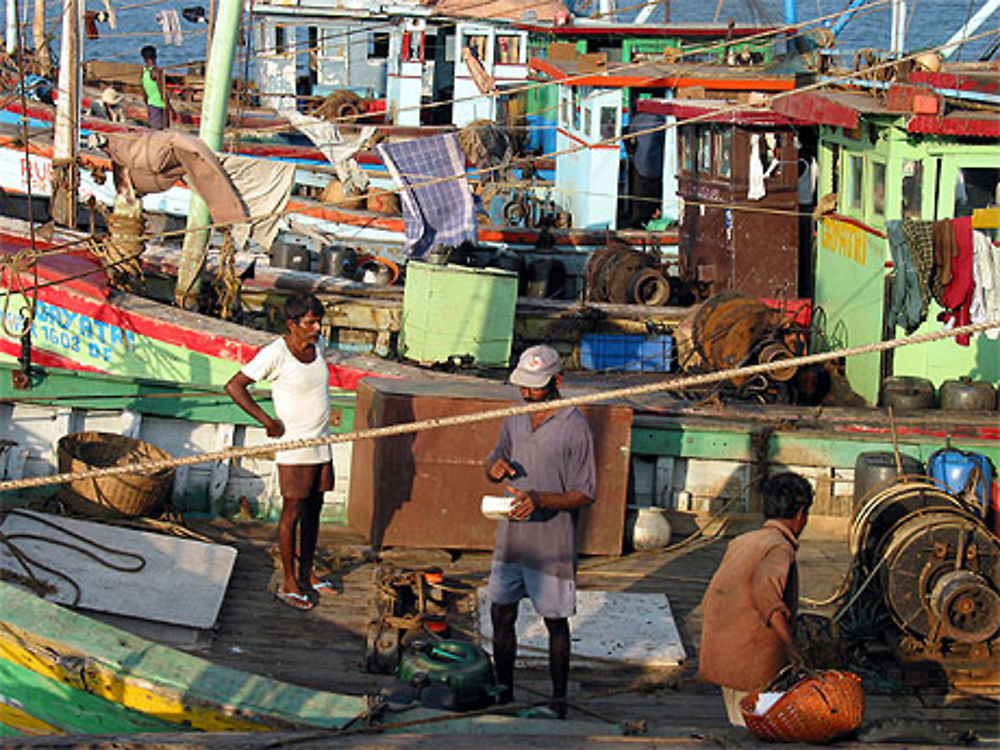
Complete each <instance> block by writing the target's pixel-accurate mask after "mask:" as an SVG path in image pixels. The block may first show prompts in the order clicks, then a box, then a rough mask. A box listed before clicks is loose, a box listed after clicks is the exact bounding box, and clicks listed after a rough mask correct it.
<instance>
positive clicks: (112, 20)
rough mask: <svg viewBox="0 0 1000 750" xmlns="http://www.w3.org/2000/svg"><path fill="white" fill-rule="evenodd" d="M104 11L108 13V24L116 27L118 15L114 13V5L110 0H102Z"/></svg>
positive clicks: (113, 27)
mask: <svg viewBox="0 0 1000 750" xmlns="http://www.w3.org/2000/svg"><path fill="white" fill-rule="evenodd" d="M104 12H105V13H107V14H108V26H110V27H111V28H112V29H117V28H118V17H117V16H116V15H115V6H113V5H112V4H111V0H104Z"/></svg>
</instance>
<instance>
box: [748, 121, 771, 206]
mask: <svg viewBox="0 0 1000 750" xmlns="http://www.w3.org/2000/svg"><path fill="white" fill-rule="evenodd" d="M749 167H750V172H749V179H748V182H749V185H748V187H747V200H751V201H759V200H760V199H761V198H763V197H764V196H765V195H767V190H766V189H765V188H764V165H763V163H761V160H760V135H758V134H757V133H754V134H753V135H751V136H750V164H749Z"/></svg>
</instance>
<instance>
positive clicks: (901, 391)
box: [882, 375, 936, 411]
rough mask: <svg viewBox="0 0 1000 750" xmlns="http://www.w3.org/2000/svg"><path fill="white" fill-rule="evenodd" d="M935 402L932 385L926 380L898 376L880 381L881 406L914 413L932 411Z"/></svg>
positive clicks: (909, 376)
mask: <svg viewBox="0 0 1000 750" xmlns="http://www.w3.org/2000/svg"><path fill="white" fill-rule="evenodd" d="M935 401H936V399H935V394H934V384H933V383H932V382H931V381H929V380H928V379H927V378H917V377H913V376H911V375H900V376H895V377H891V378H886V379H885V380H884V381H882V406H891V407H892V408H893V409H895V410H896V411H914V410H916V409H933V408H934V405H935Z"/></svg>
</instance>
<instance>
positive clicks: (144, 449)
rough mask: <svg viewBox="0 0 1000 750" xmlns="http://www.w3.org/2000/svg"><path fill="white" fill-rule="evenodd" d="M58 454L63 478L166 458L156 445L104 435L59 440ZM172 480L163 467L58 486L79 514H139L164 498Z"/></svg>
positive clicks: (76, 434)
mask: <svg viewBox="0 0 1000 750" xmlns="http://www.w3.org/2000/svg"><path fill="white" fill-rule="evenodd" d="M58 456H59V472H60V473H63V474H65V473H77V472H81V471H89V470H92V469H106V468H109V467H111V466H124V465H126V464H131V463H136V462H138V461H149V460H164V459H169V458H170V454H169V453H167V452H166V451H164V450H161V449H160V448H157V447H156V446H155V445H151V444H150V443H146V442H143V441H142V440H136V439H135V438H130V437H125V436H123V435H114V434H112V433H108V432H74V433H72V434H70V435H66V436H65V437H63V438H60V440H59V448H58ZM173 477H174V470H173V469H162V470H160V471H157V472H154V473H152V474H117V475H113V476H106V477H98V478H96V479H78V480H76V481H74V482H70V483H68V484H64V485H62V488H61V490H60V497H62V499H63V500H65V501H66V502H67V504H69V505H70V506H72V507H73V508H75V509H76V510H79V511H81V512H83V513H92V514H98V515H101V514H103V515H108V514H112V515H123V516H141V515H143V514H145V513H148V512H149V511H150V510H152V509H153V508H154V507H155V506H156V505H157V504H158V503H159V502H160V501H161V500H163V498H164V497H165V496H166V494H167V491H168V490H169V489H170V483H171V480H172V479H173Z"/></svg>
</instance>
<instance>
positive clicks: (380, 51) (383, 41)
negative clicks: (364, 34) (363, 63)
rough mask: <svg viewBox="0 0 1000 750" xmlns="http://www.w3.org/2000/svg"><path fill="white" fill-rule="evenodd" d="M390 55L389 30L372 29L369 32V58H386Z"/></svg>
mask: <svg viewBox="0 0 1000 750" xmlns="http://www.w3.org/2000/svg"><path fill="white" fill-rule="evenodd" d="M388 57H389V32H387V31H372V32H370V33H369V34H368V59H369V60H385V59H386V58H388Z"/></svg>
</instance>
